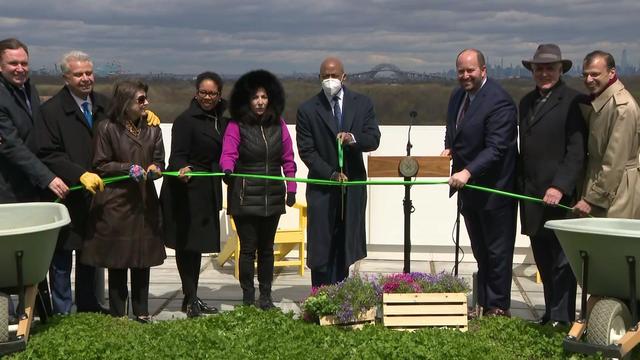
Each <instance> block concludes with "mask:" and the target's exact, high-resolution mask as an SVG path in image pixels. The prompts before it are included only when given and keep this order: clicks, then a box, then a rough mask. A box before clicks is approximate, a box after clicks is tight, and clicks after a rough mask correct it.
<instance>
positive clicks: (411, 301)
mask: <svg viewBox="0 0 640 360" xmlns="http://www.w3.org/2000/svg"><path fill="white" fill-rule="evenodd" d="M382 315H383V317H382V322H383V324H384V326H386V327H388V328H392V329H397V330H416V329H419V328H422V327H427V326H428V327H445V328H454V329H459V330H460V331H467V324H468V321H467V295H466V294H464V293H433V294H425V293H409V294H383V295H382Z"/></svg>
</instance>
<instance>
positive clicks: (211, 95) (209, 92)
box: [198, 90, 220, 98]
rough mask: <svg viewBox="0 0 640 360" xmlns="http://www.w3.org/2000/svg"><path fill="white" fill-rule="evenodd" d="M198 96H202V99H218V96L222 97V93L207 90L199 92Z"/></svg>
mask: <svg viewBox="0 0 640 360" xmlns="http://www.w3.org/2000/svg"><path fill="white" fill-rule="evenodd" d="M198 95H200V96H202V97H207V96H209V97H212V98H214V97H217V96H218V95H220V92H218V91H206V90H198Z"/></svg>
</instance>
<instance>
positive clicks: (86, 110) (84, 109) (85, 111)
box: [82, 101, 93, 128]
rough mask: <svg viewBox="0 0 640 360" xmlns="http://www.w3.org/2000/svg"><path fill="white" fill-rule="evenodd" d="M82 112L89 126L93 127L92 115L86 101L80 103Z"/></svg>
mask: <svg viewBox="0 0 640 360" xmlns="http://www.w3.org/2000/svg"><path fill="white" fill-rule="evenodd" d="M82 113H83V114H84V118H85V120H87V125H89V128H91V127H93V115H91V110H89V103H88V102H86V101H85V102H83V103H82Z"/></svg>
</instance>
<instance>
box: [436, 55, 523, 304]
mask: <svg viewBox="0 0 640 360" xmlns="http://www.w3.org/2000/svg"><path fill="white" fill-rule="evenodd" d="M456 69H457V72H458V82H459V83H460V88H458V89H456V90H454V91H453V94H452V95H451V98H450V99H449V107H448V111H447V130H446V135H445V141H444V145H445V146H444V147H445V150H444V151H443V152H442V154H441V155H442V156H450V157H451V158H452V159H453V166H452V169H451V173H452V175H451V177H450V178H449V185H450V186H451V188H452V189H451V195H453V193H454V192H455V191H456V190H457V191H458V192H459V194H458V196H459V204H460V210H461V213H462V215H463V216H464V221H465V225H466V226H467V232H468V233H469V238H470V240H471V248H472V250H473V256H474V257H475V258H476V261H477V263H478V288H477V292H478V304H479V305H480V307H481V308H482V309H483V311H484V314H485V315H493V316H510V313H509V307H510V302H511V273H512V263H513V247H514V243H515V236H516V201H515V200H513V199H511V198H507V197H503V196H499V195H495V194H491V193H486V192H481V191H477V190H472V189H465V188H464V186H465V185H466V184H467V183H469V184H475V185H479V186H483V187H488V188H493V189H498V190H504V191H510V192H511V191H513V189H514V185H515V174H516V156H517V136H518V133H517V123H518V120H517V110H516V106H515V104H514V102H513V100H512V99H511V97H510V96H509V94H507V92H506V91H505V90H504V89H503V88H502V87H501V86H500V85H499V84H498V83H497V82H495V81H493V80H491V79H488V78H487V67H486V64H485V60H484V55H482V53H481V52H480V51H478V50H475V49H466V50H463V51H462V52H461V53H460V54H458V57H457V59H456Z"/></svg>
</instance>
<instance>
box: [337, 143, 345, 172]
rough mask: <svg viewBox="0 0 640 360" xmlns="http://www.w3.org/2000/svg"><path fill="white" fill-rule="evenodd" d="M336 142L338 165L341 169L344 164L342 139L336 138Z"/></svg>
mask: <svg viewBox="0 0 640 360" xmlns="http://www.w3.org/2000/svg"><path fill="white" fill-rule="evenodd" d="M336 144H337V146H338V167H339V168H340V170H341V171H342V167H343V166H344V154H343V151H342V140H340V138H336Z"/></svg>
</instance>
